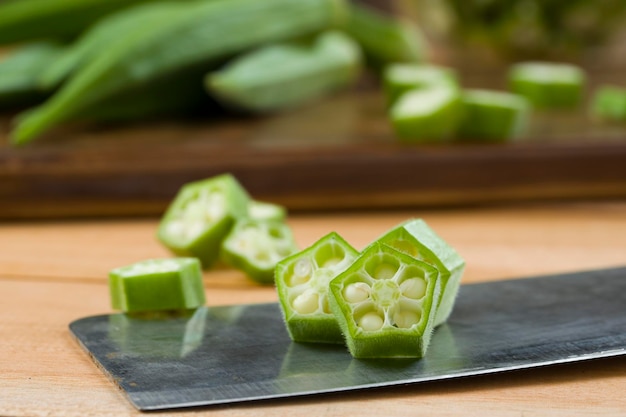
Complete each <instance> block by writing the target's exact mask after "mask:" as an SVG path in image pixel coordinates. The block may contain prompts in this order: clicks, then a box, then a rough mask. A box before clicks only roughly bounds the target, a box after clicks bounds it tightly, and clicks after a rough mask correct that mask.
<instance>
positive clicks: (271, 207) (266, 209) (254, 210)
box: [248, 200, 287, 220]
mask: <svg viewBox="0 0 626 417" xmlns="http://www.w3.org/2000/svg"><path fill="white" fill-rule="evenodd" d="M248 217H250V218H251V219H254V220H285V219H286V218H287V209H286V208H285V207H283V206H281V205H278V204H274V203H268V202H266V201H258V200H250V203H249V204H248Z"/></svg>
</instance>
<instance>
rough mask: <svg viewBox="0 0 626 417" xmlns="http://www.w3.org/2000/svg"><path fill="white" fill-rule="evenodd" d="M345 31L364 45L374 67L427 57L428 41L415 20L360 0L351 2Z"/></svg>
mask: <svg viewBox="0 0 626 417" xmlns="http://www.w3.org/2000/svg"><path fill="white" fill-rule="evenodd" d="M345 31H346V33H348V34H349V35H350V36H352V37H353V38H354V39H355V40H356V41H357V42H358V43H359V44H360V45H361V48H363V51H364V52H365V56H366V57H367V59H368V61H369V62H370V64H371V65H372V66H373V67H375V68H381V69H382V68H384V67H385V66H386V65H387V64H391V63H397V62H424V61H426V60H427V58H428V54H429V47H428V43H427V42H426V40H425V37H424V35H423V34H422V31H421V30H420V28H419V27H418V26H417V25H416V24H415V23H413V22H411V21H410V20H408V19H403V18H400V17H393V16H387V15H384V14H382V13H381V12H378V11H376V10H375V9H373V8H370V7H368V6H365V5H363V4H359V3H357V2H352V3H351V7H350V18H349V19H348V21H347V23H346V26H345Z"/></svg>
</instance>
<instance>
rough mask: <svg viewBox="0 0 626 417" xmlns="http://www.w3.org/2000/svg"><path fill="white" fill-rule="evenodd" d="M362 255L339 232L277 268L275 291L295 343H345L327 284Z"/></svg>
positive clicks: (320, 240)
mask: <svg viewBox="0 0 626 417" xmlns="http://www.w3.org/2000/svg"><path fill="white" fill-rule="evenodd" d="M358 254H359V252H358V251H357V250H356V249H354V248H353V247H352V246H351V245H350V244H349V243H348V242H346V241H345V240H344V239H343V238H342V237H341V236H339V235H338V234H337V233H335V232H332V233H329V234H328V235H326V236H324V237H322V238H321V239H319V240H318V241H317V242H315V243H314V244H313V245H312V246H310V247H308V248H307V249H304V250H303V251H301V252H298V253H296V254H294V255H291V256H290V257H288V258H286V259H284V260H282V261H280V262H279V263H278V264H277V265H276V271H275V272H276V274H275V281H276V289H277V291H278V298H279V300H280V306H281V308H282V312H283V317H284V319H285V324H286V326H287V331H288V332H289V336H290V337H291V339H292V340H293V341H295V342H319V343H343V340H344V339H343V336H342V334H341V329H340V328H339V324H338V323H337V319H336V318H335V316H334V315H333V313H332V311H331V310H330V306H329V302H328V297H329V295H328V285H329V283H330V281H331V280H332V279H333V278H335V277H336V276H337V275H339V273H341V272H343V271H344V270H345V269H346V268H348V266H350V265H351V264H352V262H353V261H354V259H356V257H357V256H358Z"/></svg>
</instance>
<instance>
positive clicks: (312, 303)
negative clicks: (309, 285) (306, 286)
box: [293, 290, 319, 314]
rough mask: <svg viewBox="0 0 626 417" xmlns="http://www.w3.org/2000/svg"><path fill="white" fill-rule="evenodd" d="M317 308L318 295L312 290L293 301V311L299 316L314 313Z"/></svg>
mask: <svg viewBox="0 0 626 417" xmlns="http://www.w3.org/2000/svg"><path fill="white" fill-rule="evenodd" d="M318 306H319V295H318V294H317V293H316V292H315V291H312V290H306V291H305V292H303V293H302V294H300V295H298V296H297V297H296V298H294V300H293V309H294V310H295V311H296V312H297V313H300V314H312V313H315V312H316V311H317V309H318Z"/></svg>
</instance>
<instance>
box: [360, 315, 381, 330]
mask: <svg viewBox="0 0 626 417" xmlns="http://www.w3.org/2000/svg"><path fill="white" fill-rule="evenodd" d="M358 324H359V327H360V328H362V329H363V330H367V331H375V330H380V329H381V328H382V327H383V324H384V321H383V318H382V317H380V315H379V314H378V313H374V312H370V313H367V314H365V315H364V316H363V317H361V320H359V323H358Z"/></svg>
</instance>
